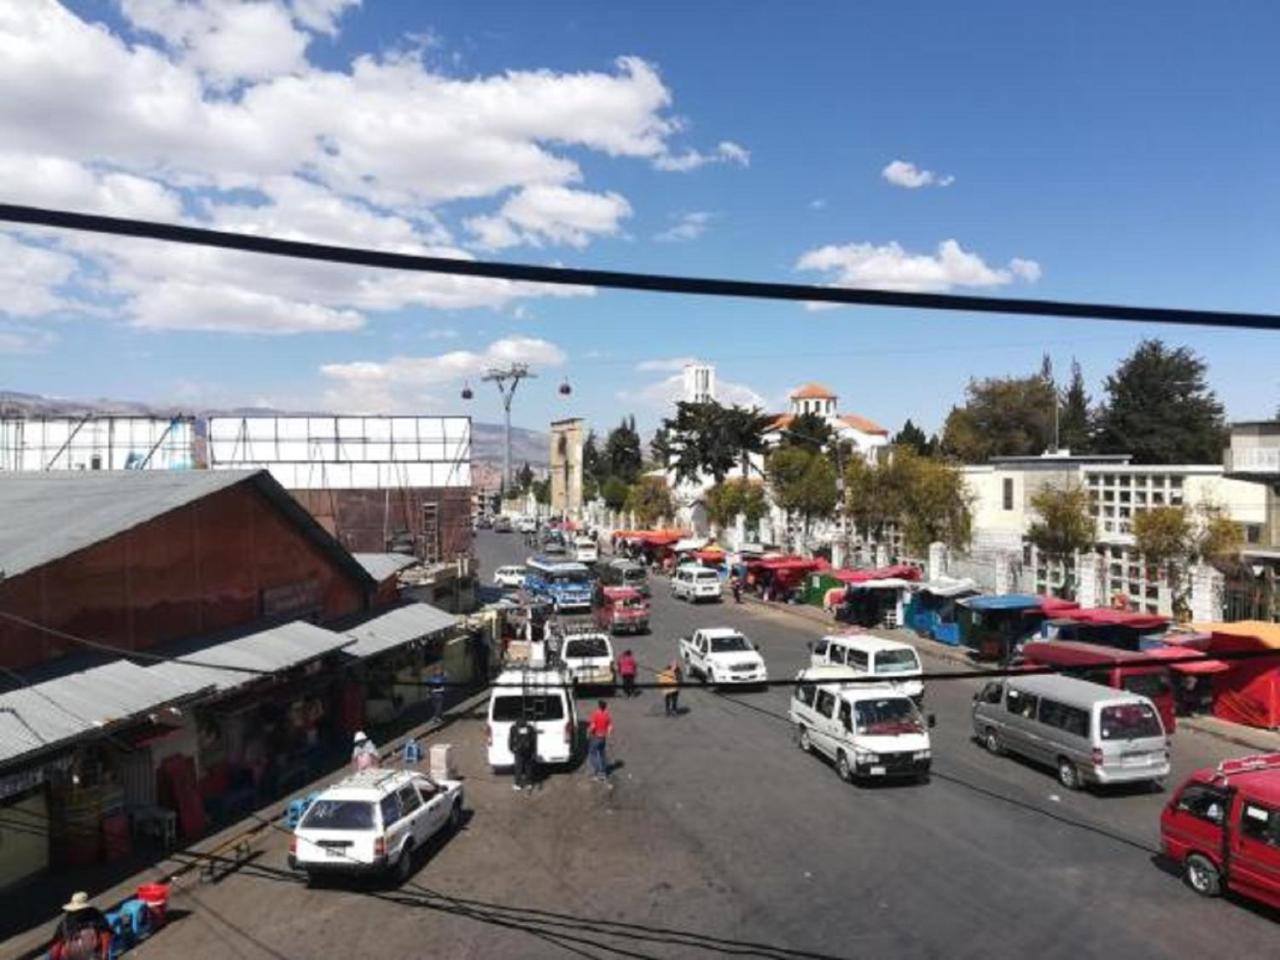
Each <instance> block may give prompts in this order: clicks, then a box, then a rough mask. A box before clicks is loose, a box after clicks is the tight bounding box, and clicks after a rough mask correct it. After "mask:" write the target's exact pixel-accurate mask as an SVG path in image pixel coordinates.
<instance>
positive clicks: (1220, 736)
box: [742, 596, 1275, 752]
mask: <svg viewBox="0 0 1280 960" xmlns="http://www.w3.org/2000/svg"><path fill="white" fill-rule="evenodd" d="M742 603H743V606H752V607H759V608H761V609H764V610H770V611H774V612H777V613H783V614H787V615H789V616H791V617H794V618H796V619H797V620H806V621H808V622H810V623H815V624H824V625H825V624H830V623H832V622H833V621H830V620H828V619H827V618H826V617H825V616H822V615H820V614H819V613H818V608H817V607H810V606H807V605H806V604H792V603H777V604H775V603H765V602H764V601H763V600H760V599H758V598H756V597H749V596H744V597H743V598H742ZM911 643H912V646H914V647H915V648H916V649H917V650H918V651H920V652H921V653H922V654H924V655H926V656H930V657H933V658H934V659H936V660H945V661H947V662H948V663H954V664H958V665H960V666H963V667H968V668H969V669H970V670H981V669H982V665H981V664H977V663H974V662H973V661H972V660H970V659H969V658H968V657H966V656H964V655H963V654H961V653H957V652H956V651H955V648H954V647H949V646H947V645H946V644H944V643H938V642H937V641H936V640H930V639H929V638H927V637H921V636H919V635H916V636H915V637H914V638H913V640H912V641H911ZM1178 726H1180V727H1183V726H1185V727H1186V728H1187V729H1188V730H1195V731H1196V732H1197V733H1202V734H1204V735H1205V736H1207V737H1213V738H1214V739H1215V740H1221V741H1222V742H1224V743H1230V744H1233V745H1235V746H1237V747H1244V748H1245V749H1248V750H1261V751H1264V752H1270V751H1272V750H1274V749H1275V746H1274V745H1270V744H1265V743H1260V742H1258V741H1257V740H1254V739H1250V738H1249V737H1248V736H1247V735H1245V734H1238V733H1234V732H1231V731H1225V730H1218V729H1215V728H1214V727H1211V726H1207V725H1203V724H1201V723H1199V722H1198V721H1197V719H1196V718H1195V717H1179V718H1178ZM1261 732H1262V733H1265V732H1266V731H1261Z"/></svg>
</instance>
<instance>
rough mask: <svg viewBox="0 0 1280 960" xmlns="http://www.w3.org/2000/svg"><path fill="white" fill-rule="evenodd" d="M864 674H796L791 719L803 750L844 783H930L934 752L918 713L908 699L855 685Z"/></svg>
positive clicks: (833, 669) (828, 670)
mask: <svg viewBox="0 0 1280 960" xmlns="http://www.w3.org/2000/svg"><path fill="white" fill-rule="evenodd" d="M860 676H862V674H859V673H857V672H856V671H854V670H851V669H849V668H848V667H840V666H823V667H810V668H809V669H808V670H801V671H800V673H799V674H797V675H796V685H795V689H794V691H793V692H792V695H791V706H790V710H789V711H788V716H789V717H790V719H791V722H792V723H793V724H795V727H796V738H797V742H798V743H799V745H800V749H801V750H804V751H805V752H806V753H819V754H822V755H823V756H825V757H827V758H828V759H829V760H831V761H832V762H833V763H834V764H835V767H836V773H837V774H839V775H840V779H841V780H844V781H846V782H850V781H853V780H855V779H859V778H866V779H881V778H886V779H887V778H893V777H906V778H915V779H918V780H921V781H925V780H927V779H928V778H929V765H930V763H931V761H932V752H931V746H930V742H929V729H930V728H931V727H932V726H933V725H934V722H935V721H934V718H933V716H932V715H930V716H929V718H928V719H927V720H926V719H925V718H924V717H922V716H921V715H920V708H919V707H917V706H916V703H915V701H914V700H912V699H911V698H910V697H908V696H907V695H906V694H904V693H902V692H900V691H898V690H894V689H892V688H891V687H889V686H887V685H884V684H879V683H874V684H869V683H856V682H855V683H851V682H850V681H851V680H856V679H857V678H858V677H860Z"/></svg>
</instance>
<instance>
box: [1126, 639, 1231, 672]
mask: <svg viewBox="0 0 1280 960" xmlns="http://www.w3.org/2000/svg"><path fill="white" fill-rule="evenodd" d="M1142 652H1143V653H1145V654H1146V655H1147V656H1149V657H1154V658H1155V659H1157V660H1167V661H1169V669H1171V670H1176V671H1178V672H1179V673H1197V674H1198V673H1222V672H1223V671H1224V670H1230V669H1231V668H1230V666H1228V665H1227V664H1225V663H1223V662H1222V661H1221V660H1213V659H1211V658H1210V657H1207V656H1205V655H1204V654H1203V653H1201V652H1200V651H1199V650H1196V649H1193V648H1191V647H1170V646H1165V647H1148V648H1147V649H1145V650H1143V651H1142Z"/></svg>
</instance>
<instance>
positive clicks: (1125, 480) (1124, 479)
mask: <svg viewBox="0 0 1280 960" xmlns="http://www.w3.org/2000/svg"><path fill="white" fill-rule="evenodd" d="M1130 479H1131V478H1130V476H1129V475H1128V474H1127V473H1125V474H1121V475H1120V486H1122V487H1127V486H1129V481H1130Z"/></svg>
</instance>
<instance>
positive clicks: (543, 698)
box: [493, 693, 564, 723]
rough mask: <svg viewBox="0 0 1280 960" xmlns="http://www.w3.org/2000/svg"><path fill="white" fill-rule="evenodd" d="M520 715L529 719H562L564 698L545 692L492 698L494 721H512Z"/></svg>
mask: <svg viewBox="0 0 1280 960" xmlns="http://www.w3.org/2000/svg"><path fill="white" fill-rule="evenodd" d="M521 717H528V718H529V719H530V720H563V719H564V698H563V697H561V696H560V695H559V694H545V693H541V694H537V693H535V694H530V695H529V696H520V695H519V694H515V695H512V696H502V697H494V698H493V720H494V722H496V723H513V722H514V721H516V720H519V719H520V718H521Z"/></svg>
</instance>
